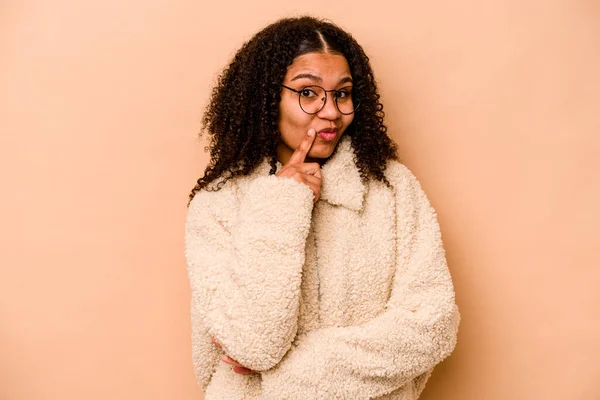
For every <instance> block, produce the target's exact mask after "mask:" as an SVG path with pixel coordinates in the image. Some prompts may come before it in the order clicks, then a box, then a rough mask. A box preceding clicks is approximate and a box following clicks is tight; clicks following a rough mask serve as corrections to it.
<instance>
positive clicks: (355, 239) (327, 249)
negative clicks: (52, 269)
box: [185, 137, 460, 400]
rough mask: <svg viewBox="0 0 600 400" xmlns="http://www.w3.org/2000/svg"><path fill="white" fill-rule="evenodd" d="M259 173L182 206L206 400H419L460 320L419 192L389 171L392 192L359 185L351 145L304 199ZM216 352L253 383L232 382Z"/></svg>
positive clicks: (287, 183) (295, 188) (410, 180)
mask: <svg viewBox="0 0 600 400" xmlns="http://www.w3.org/2000/svg"><path fill="white" fill-rule="evenodd" d="M277 167H278V169H280V168H281V167H282V165H281V163H277ZM269 169H270V166H269V164H268V162H267V161H266V160H265V161H264V162H263V163H262V164H261V165H259V167H258V168H257V169H256V170H255V171H254V172H253V173H252V174H251V175H249V176H245V177H241V178H236V179H233V180H230V181H228V182H227V183H226V184H225V185H224V187H223V188H222V189H220V190H219V191H215V192H210V191H206V190H202V191H200V192H198V193H197V194H196V196H195V197H194V198H193V200H192V202H191V203H190V206H189V209H188V215H187V221H186V232H185V247H186V249H185V255H186V260H187V265H188V274H189V279H190V285H191V295H192V300H191V320H192V321H191V322H192V358H193V364H194V370H195V374H196V378H197V382H198V384H199V385H200V387H201V388H202V389H203V390H205V391H206V392H205V400H217V399H226V400H234V399H236V400H237V399H265V400H267V399H268V400H281V399H286V400H310V399H327V400H330V399H348V400H360V399H365V400H367V399H378V400H383V399H386V400H391V399H394V400H400V399H402V400H415V399H417V398H418V397H419V395H420V393H421V392H422V390H423V388H424V387H425V383H426V381H427V380H428V379H429V376H430V374H431V371H432V369H433V367H434V366H435V365H436V364H438V363H439V362H440V361H442V360H443V359H444V358H446V357H447V356H448V355H449V354H450V353H451V352H452V351H453V349H454V347H455V344H456V338H457V330H458V324H459V320H460V314H459V312H458V308H457V306H456V305H455V301H454V288H453V284H452V280H451V276H450V273H449V271H448V267H447V264H446V258H445V252H444V248H443V245H442V241H441V234H440V230H439V226H438V222H437V218H436V214H435V211H434V210H433V209H432V207H431V205H430V203H429V201H428V199H427V197H426V195H425V193H424V192H423V190H422V189H421V186H420V184H419V183H418V181H417V180H416V178H415V177H414V175H413V174H412V173H411V172H410V171H409V170H408V169H407V168H406V167H405V166H404V165H403V164H401V163H399V162H397V161H390V162H389V163H388V166H387V169H386V171H385V175H386V177H387V179H388V180H389V182H390V183H391V186H392V187H393V189H390V188H389V187H387V186H386V185H385V184H383V183H381V182H378V181H375V180H369V181H368V182H366V183H365V182H363V181H362V180H361V178H360V175H359V171H358V168H357V167H356V164H355V156H354V153H353V149H352V145H351V141H350V138H349V137H343V138H342V140H341V141H340V143H339V144H338V147H337V149H336V152H335V153H334V155H333V156H332V157H331V159H329V160H328V162H327V163H326V164H325V165H324V166H323V167H322V176H323V181H322V189H321V198H320V199H319V201H317V202H316V203H313V193H312V191H311V189H310V188H309V187H308V186H306V185H304V184H302V183H299V182H297V181H295V180H294V179H291V178H280V177H277V176H274V175H269ZM212 336H214V337H215V339H216V340H217V341H218V342H219V343H221V345H222V347H223V350H219V349H217V348H216V346H215V345H214V344H213V343H212V342H211V337H212ZM223 354H227V355H228V356H230V357H231V358H233V359H234V360H237V361H238V362H239V363H240V364H242V365H244V366H246V367H248V368H250V369H252V370H255V371H257V373H254V374H250V375H240V374H236V373H234V372H233V370H232V367H231V365H229V364H226V363H224V362H222V361H221V356H222V355H223Z"/></svg>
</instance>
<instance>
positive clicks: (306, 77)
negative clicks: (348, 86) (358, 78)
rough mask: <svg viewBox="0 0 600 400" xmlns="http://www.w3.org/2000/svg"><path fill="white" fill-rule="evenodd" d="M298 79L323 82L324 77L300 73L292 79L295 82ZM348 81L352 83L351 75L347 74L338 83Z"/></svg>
mask: <svg viewBox="0 0 600 400" xmlns="http://www.w3.org/2000/svg"><path fill="white" fill-rule="evenodd" d="M298 79H310V80H313V81H317V82H320V83H322V82H323V78H321V77H319V76H316V75H313V74H298V75H296V76H295V77H293V78H292V80H291V81H292V82H293V81H295V80H298ZM346 82H350V83H352V78H350V77H349V76H346V77H344V78H342V79H340V81H339V82H338V85H340V84H342V83H346Z"/></svg>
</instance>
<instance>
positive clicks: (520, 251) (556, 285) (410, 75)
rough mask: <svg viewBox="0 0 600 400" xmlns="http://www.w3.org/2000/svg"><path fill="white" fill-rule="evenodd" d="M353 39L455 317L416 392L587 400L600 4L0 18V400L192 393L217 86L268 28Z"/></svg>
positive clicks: (92, 3) (117, 4)
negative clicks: (438, 246) (453, 338)
mask: <svg viewBox="0 0 600 400" xmlns="http://www.w3.org/2000/svg"><path fill="white" fill-rule="evenodd" d="M298 14H311V15H314V16H321V17H326V18H329V19H331V20H332V21H334V22H336V23H338V24H339V25H341V26H342V27H343V28H346V29H347V30H349V31H350V32H351V33H352V34H353V35H354V36H355V37H356V39H357V40H358V41H359V42H360V43H361V44H362V45H363V47H364V48H365V50H366V51H367V53H368V54H369V56H370V57H371V61H372V64H373V67H374V69H375V73H376V78H377V80H378V82H379V86H380V89H381V93H382V100H383V103H384V105H385V111H386V113H387V122H388V125H389V131H390V133H391V135H392V136H393V138H394V139H395V140H396V141H397V142H398V144H399V146H400V149H401V156H402V158H403V160H404V162H405V164H406V165H408V167H409V168H410V169H411V170H412V171H413V172H414V173H415V174H416V175H417V177H418V178H419V180H420V181H421V182H422V185H423V187H424V188H425V190H426V192H427V194H428V195H429V197H430V199H431V201H432V203H433V205H434V207H435V208H436V210H437V211H438V215H439V220H440V224H441V227H442V232H443V236H444V240H445V245H446V249H447V254H448V259H449V265H450V269H451V272H452V275H453V277H454V281H455V285H456V291H457V302H458V304H459V306H460V309H461V312H462V324H461V328H460V333H459V344H458V346H457V348H456V351H455V352H454V353H453V355H452V356H451V357H450V358H449V359H447V360H446V361H445V362H444V363H442V364H441V365H439V366H438V367H437V368H436V370H435V372H434V374H433V376H432V378H431V380H430V382H429V384H428V386H427V389H426V391H425V393H424V394H423V396H422V398H423V399H427V400H431V399H448V400H482V399H483V400H496V399H497V400H500V399H502V400H506V399H511V400H513V399H544V400H554V399H556V400H565V399H569V400H590V399H600V389H598V386H597V379H598V376H600V364H599V363H598V358H599V357H600V344H599V343H600V341H598V338H599V337H600V318H599V317H598V308H599V306H600V290H599V289H598V286H599V283H600V268H599V267H600V256H599V250H600V235H599V234H598V230H597V229H598V223H599V222H600V211H598V205H599V204H600V187H599V185H600V160H599V157H598V155H599V154H600V117H599V109H600V79H599V75H598V71H600V3H598V2H597V1H584V0H577V1H574V0H556V1H541V0H503V1H469V0H454V1H428V2H415V1H403V0H402V1H387V2H363V1H355V0H349V1H345V2H325V1H314V0H306V1H302V2H283V1H281V0H268V1H262V2H258V3H254V2H246V1H241V0H240V1H230V0H222V1H216V2H213V1H211V2H207V1H202V0H200V1H190V0H180V1H167V0H162V1H161V0H144V1H141V0H130V1H117V0H86V1H75V0H71V1H69V0H55V1H51V2H49V1H34V0H20V1H17V0H13V1H10V0H3V1H0V132H1V139H2V145H1V146H0V149H1V154H0V155H1V157H0V163H1V164H0V168H1V171H2V175H1V176H2V196H1V197H0V199H1V200H0V202H1V203H0V205H1V207H0V218H1V219H0V222H1V226H2V233H1V237H0V239H1V240H0V243H1V246H2V249H1V252H0V257H1V258H0V268H1V272H0V273H1V275H0V321H1V325H0V399H3V400H4V399H6V400H23V399H31V400H46V399H62V400H71V399H73V400H75V399H87V400H99V399H111V400H120V399H123V400H125V399H145V400H154V399H156V400H158V399H179V400H184V399H190V400H191V399H201V398H202V395H201V393H200V390H199V389H198V387H197V386H196V384H195V381H194V376H193V372H192V364H191V354H190V353H191V348H190V346H191V344H190V326H189V287H188V281H187V275H186V266H185V261H184V258H183V227H184V220H185V213H186V204H187V200H188V194H189V191H190V189H191V188H192V187H193V185H194V183H195V180H196V179H197V178H198V177H200V176H201V175H202V172H203V168H204V166H205V165H206V162H207V155H206V154H205V153H204V150H203V148H204V146H205V145H206V143H205V142H203V141H199V140H198V138H197V134H198V132H199V129H200V117H201V114H202V110H203V107H204V106H205V105H206V102H207V99H208V95H209V93H210V90H211V88H212V86H213V84H214V83H215V80H216V78H217V76H218V74H219V72H220V70H221V69H222V68H223V67H224V66H226V65H227V63H228V62H229V60H230V58H231V57H232V56H233V54H234V53H235V51H236V50H237V49H238V48H239V47H240V46H241V45H242V43H243V42H244V41H246V40H248V39H249V38H250V37H251V36H252V34H254V33H255V32H256V31H257V30H259V29H260V28H262V27H263V26H265V25H266V24H268V23H270V22H272V21H274V20H276V19H278V18H280V17H283V16H291V15H298Z"/></svg>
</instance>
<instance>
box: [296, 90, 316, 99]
mask: <svg viewBox="0 0 600 400" xmlns="http://www.w3.org/2000/svg"><path fill="white" fill-rule="evenodd" d="M299 93H300V97H315V96H316V95H317V93H316V92H315V91H314V90H313V89H311V88H304V89H302V90H300V92H299Z"/></svg>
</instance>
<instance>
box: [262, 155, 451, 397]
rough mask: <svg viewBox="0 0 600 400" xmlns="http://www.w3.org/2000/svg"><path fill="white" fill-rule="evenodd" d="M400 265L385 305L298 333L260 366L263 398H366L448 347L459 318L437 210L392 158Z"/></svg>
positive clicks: (407, 377) (396, 384) (424, 366)
mask: <svg viewBox="0 0 600 400" xmlns="http://www.w3.org/2000/svg"><path fill="white" fill-rule="evenodd" d="M386 174H387V175H388V179H389V180H390V182H391V183H392V185H393V186H395V188H396V194H395V195H396V215H397V221H396V222H397V227H398V237H397V245H398V249H397V265H396V273H395V276H394V282H393V286H392V292H391V295H390V299H389V301H388V303H387V305H386V308H385V310H384V311H383V312H382V313H381V314H380V315H378V316H377V317H375V318H374V319H372V320H370V321H368V322H366V323H364V324H361V325H356V326H348V327H332V328H325V329H318V330H314V331H311V332H309V333H307V334H306V335H304V336H302V337H300V338H298V342H297V346H296V347H292V349H290V351H289V352H288V353H287V354H286V355H285V357H284V358H283V359H282V361H281V362H280V363H279V364H278V365H277V366H276V367H275V368H273V369H271V370H268V371H266V372H263V373H262V388H263V393H264V398H266V399H281V398H285V399H287V400H294V399H303V400H305V399H313V398H314V399H350V398H352V399H367V398H373V397H377V396H381V395H384V394H386V393H389V392H392V391H393V390H395V389H398V388H400V387H401V386H403V385H405V384H406V383H408V382H410V381H411V380H412V379H414V378H415V377H417V376H419V375H421V374H423V373H426V372H427V371H428V370H430V369H432V368H433V367H434V366H435V365H436V364H438V363H439V362H441V361H442V360H443V359H444V358H446V357H447V356H448V355H450V353H451V352H452V351H453V349H454V347H455V345H456V340H457V331H458V325H459V320H460V314H459V312H458V307H457V306H456V304H455V300H454V287H453V284H452V279H451V276H450V272H449V270H448V267H447V263H446V257H445V251H444V248H443V245H442V240H441V233H440V229H439V225H438V222H437V217H436V213H435V211H434V210H433V208H432V207H431V205H430V202H429V200H428V199H427V196H426V195H425V193H424V192H423V190H422V189H421V186H420V184H419V182H418V181H417V179H416V178H415V177H414V175H413V174H412V173H411V172H410V171H409V170H408V168H406V167H405V166H404V165H402V164H400V163H396V162H393V163H391V164H390V165H389V166H388V170H387V171H386Z"/></svg>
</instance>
